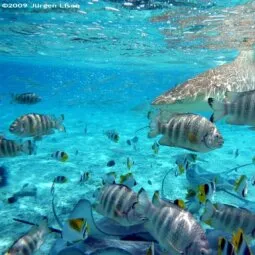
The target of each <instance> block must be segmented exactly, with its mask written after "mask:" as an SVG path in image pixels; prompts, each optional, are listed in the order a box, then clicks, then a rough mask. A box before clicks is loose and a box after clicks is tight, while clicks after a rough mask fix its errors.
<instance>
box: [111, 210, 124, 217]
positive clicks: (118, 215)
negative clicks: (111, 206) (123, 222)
mask: <svg viewBox="0 0 255 255" xmlns="http://www.w3.org/2000/svg"><path fill="white" fill-rule="evenodd" d="M124 215H125V212H121V211H120V210H118V209H115V210H114V216H116V217H123V216H124Z"/></svg>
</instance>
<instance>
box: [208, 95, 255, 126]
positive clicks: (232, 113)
mask: <svg viewBox="0 0 255 255" xmlns="http://www.w3.org/2000/svg"><path fill="white" fill-rule="evenodd" d="M208 103H209V105H210V106H211V108H212V109H213V110H214V113H213V115H212V116H211V120H212V121H217V120H219V119H221V118H223V117H224V116H227V119H226V122H227V123H228V124H234V125H250V126H253V127H254V126H255V90H251V91H245V92H230V91H229V92H226V100H225V101H224V102H219V101H217V100H215V99H213V98H209V99H208Z"/></svg>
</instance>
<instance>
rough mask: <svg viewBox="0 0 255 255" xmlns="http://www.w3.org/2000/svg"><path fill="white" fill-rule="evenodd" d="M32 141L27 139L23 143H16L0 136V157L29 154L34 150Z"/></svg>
mask: <svg viewBox="0 0 255 255" xmlns="http://www.w3.org/2000/svg"><path fill="white" fill-rule="evenodd" d="M35 148H36V146H35V144H34V142H32V141H30V140H28V141H25V142H24V143H22V144H21V143H18V142H16V141H14V140H8V139H6V138H4V137H0V158H3V157H15V156H19V155H21V154H22V153H25V154H28V155H31V154H33V153H34V152H35Z"/></svg>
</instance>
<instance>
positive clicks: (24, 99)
mask: <svg viewBox="0 0 255 255" xmlns="http://www.w3.org/2000/svg"><path fill="white" fill-rule="evenodd" d="M11 96H12V102H15V103H18V104H36V103H38V102H40V101H41V100H42V99H41V97H39V96H38V95H36V94H35V93H22V94H12V95H11Z"/></svg>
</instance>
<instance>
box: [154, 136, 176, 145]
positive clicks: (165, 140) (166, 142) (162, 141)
mask: <svg viewBox="0 0 255 255" xmlns="http://www.w3.org/2000/svg"><path fill="white" fill-rule="evenodd" d="M158 143H159V144H160V145H165V146H170V147H174V144H173V143H172V142H170V141H169V138H168V137H167V136H165V135H164V136H162V137H161V138H160V139H159V141H158Z"/></svg>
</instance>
